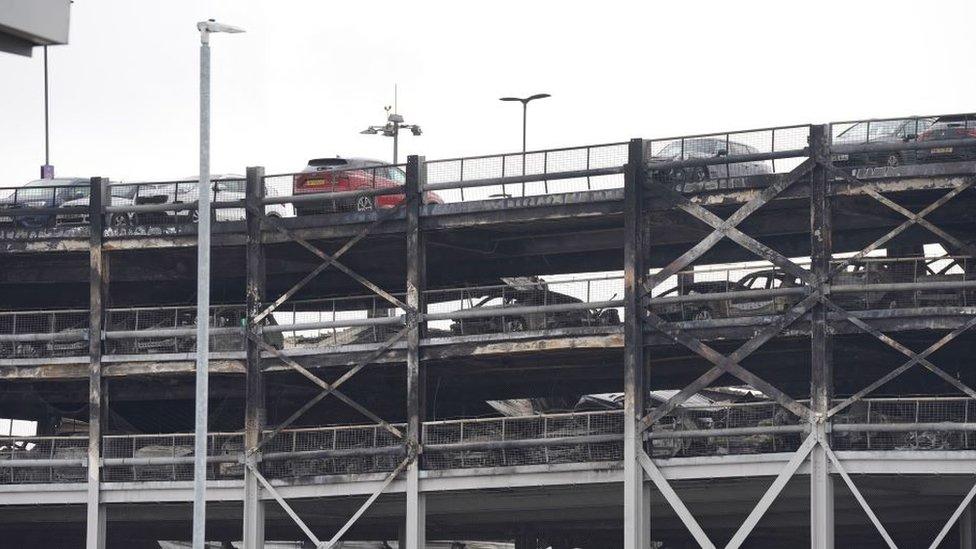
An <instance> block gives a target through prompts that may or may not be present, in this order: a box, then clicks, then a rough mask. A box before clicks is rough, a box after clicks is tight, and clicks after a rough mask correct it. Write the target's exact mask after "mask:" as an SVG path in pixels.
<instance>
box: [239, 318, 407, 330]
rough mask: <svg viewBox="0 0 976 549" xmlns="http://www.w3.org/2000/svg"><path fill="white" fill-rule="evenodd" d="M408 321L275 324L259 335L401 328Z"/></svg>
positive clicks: (391, 319) (328, 321)
mask: <svg viewBox="0 0 976 549" xmlns="http://www.w3.org/2000/svg"><path fill="white" fill-rule="evenodd" d="M405 321H406V317H405V316H404V315H398V316H384V317H375V318H360V319H350V320H323V321H321V322H296V323H295V324H273V325H270V326H261V327H260V328H259V329H258V332H259V333H281V332H300V331H304V330H322V329H325V328H352V327H355V326H391V325H393V326H400V325H403V324H404V322H405Z"/></svg>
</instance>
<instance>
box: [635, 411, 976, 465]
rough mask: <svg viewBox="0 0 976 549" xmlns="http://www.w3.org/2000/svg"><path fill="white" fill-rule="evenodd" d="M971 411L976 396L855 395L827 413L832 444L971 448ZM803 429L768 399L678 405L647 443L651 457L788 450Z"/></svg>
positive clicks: (974, 444) (975, 442) (974, 436)
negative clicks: (831, 413)
mask: <svg viewBox="0 0 976 549" xmlns="http://www.w3.org/2000/svg"><path fill="white" fill-rule="evenodd" d="M840 402H841V400H839V399H838V400H835V401H834V404H839V403H840ZM974 412H976V401H974V400H973V399H971V398H965V397H906V398H866V399H861V400H859V401H857V402H855V403H853V404H851V405H850V406H848V407H846V408H844V409H842V410H841V411H840V412H838V413H837V414H836V415H835V416H833V417H832V419H831V422H832V424H833V430H832V433H831V435H830V439H831V447H832V448H833V449H834V450H905V451H909V450H910V451H915V450H973V449H976V433H974V429H973V423H974V421H973V419H974ZM805 428H806V426H805V424H804V423H803V422H802V421H801V420H800V418H798V417H797V416H795V415H793V414H792V413H790V412H788V411H786V410H785V409H784V408H782V407H781V406H779V405H778V404H776V403H774V402H757V403H741V404H724V405H710V406H683V407H681V408H679V409H678V410H677V411H675V412H674V413H672V414H670V415H668V416H666V417H665V418H663V419H662V420H660V421H659V422H657V423H655V424H654V425H652V427H651V429H649V431H648V434H646V435H645V438H648V439H649V440H647V441H646V443H645V448H646V450H647V452H648V454H649V455H651V456H653V457H655V458H672V457H690V456H721V455H740V454H758V453H769V452H789V451H793V450H796V449H797V448H798V447H799V445H800V443H801V441H802V439H803V437H804V436H805V434H804V433H805V432H806V431H805ZM730 430H731V432H730ZM736 430H737V431H739V432H735V431H736ZM682 432H684V433H686V434H687V436H686V435H682Z"/></svg>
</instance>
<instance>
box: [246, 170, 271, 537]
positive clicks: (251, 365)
mask: <svg viewBox="0 0 976 549" xmlns="http://www.w3.org/2000/svg"><path fill="white" fill-rule="evenodd" d="M264 191H265V189H264V168H260V167H254V168H248V169H247V182H246V186H245V188H244V193H245V195H244V200H245V202H246V203H247V205H248V206H249V207H248V208H246V209H245V210H244V216H245V225H246V227H247V243H246V244H245V254H246V255H245V262H246V271H245V274H246V279H247V282H246V287H245V314H246V318H247V319H248V320H247V322H246V323H245V326H244V329H245V330H250V331H252V332H253V331H254V329H255V328H257V327H258V326H260V324H259V323H258V324H256V323H254V322H252V321H251V319H252V318H254V317H255V316H257V315H258V314H260V312H261V304H262V303H263V302H264V297H265V296H264V293H265V276H266V271H265V256H264V246H262V242H261V235H262V231H261V218H260V217H258V216H255V215H254V211H255V210H257V211H260V210H261V206H260V203H261V199H262V198H263V197H264ZM255 335H256V334H255ZM256 337H260V336H258V335H256ZM245 344H246V351H245V352H246V355H245V356H246V369H247V373H246V376H245V381H244V386H245V387H244V450H245V452H246V456H247V457H248V458H249V459H250V458H252V457H253V456H254V454H255V453H256V452H257V446H258V444H259V443H260V440H261V433H262V432H264V425H265V421H266V408H265V407H266V401H265V381H264V372H262V370H261V348H260V346H258V345H257V344H256V343H255V342H254V340H253V339H251V338H247V339H246V340H245ZM259 487H260V482H259V481H258V479H257V477H255V476H254V473H253V469H251V468H250V467H245V468H244V501H243V510H244V534H243V540H244V548H245V549H261V548H263V547H264V503H262V502H261V498H260V494H259Z"/></svg>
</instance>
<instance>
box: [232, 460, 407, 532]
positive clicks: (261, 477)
mask: <svg viewBox="0 0 976 549" xmlns="http://www.w3.org/2000/svg"><path fill="white" fill-rule="evenodd" d="M414 459H415V457H412V456H410V457H407V458H406V459H404V460H403V461H401V462H400V464H399V465H397V467H396V469H394V470H393V471H392V472H391V473H390V474H389V475H387V477H386V479H384V480H383V483H382V484H381V485H380V487H379V488H377V489H376V491H374V492H373V493H372V494H371V495H370V496H369V498H367V499H366V501H365V502H363V504H362V505H361V506H360V507H359V509H357V510H356V512H355V513H353V515H352V516H351V517H349V520H347V521H346V523H345V524H344V525H343V526H342V528H340V529H339V531H338V532H336V534H335V535H334V536H332V538H331V539H330V540H329V541H321V540H320V539H319V538H318V537H317V536H316V535H315V533H314V532H312V530H311V528H309V527H308V525H307V524H305V521H303V520H302V518H301V517H299V516H298V513H296V512H295V510H294V509H292V507H291V506H290V505H288V502H287V501H285V498H283V497H282V496H281V494H279V493H278V491H277V490H275V488H274V486H272V485H271V483H270V482H268V479H266V478H264V475H262V474H261V472H260V471H258V468H257V466H255V465H254V463H253V462H248V463H247V467H248V469H250V470H251V472H252V473H253V474H254V477H255V478H256V479H257V480H258V482H260V483H261V485H262V486H264V489H265V490H267V491H268V493H270V494H271V497H273V498H274V499H275V501H277V502H278V505H280V506H281V508H282V509H284V511H285V513H286V514H288V516H289V517H291V519H292V521H294V522H295V524H296V525H297V526H298V527H299V528H300V529H301V530H302V532H304V533H305V535H306V536H307V537H308V539H309V540H311V541H312V543H313V544H315V547H316V549H332V547H335V545H336V543H339V540H340V539H342V536H343V535H345V533H346V532H347V531H348V530H349V529H350V528H352V526H353V525H354V524H356V521H357V520H359V517H361V516H363V513H365V512H366V511H367V510H368V509H369V508H370V506H372V505H373V503H374V502H375V501H376V500H377V499H379V497H380V495H382V494H383V492H385V491H386V489H387V487H389V486H390V484H392V483H393V481H394V480H396V478H397V477H398V476H400V473H402V472H403V470H404V469H405V468H406V467H407V465H409V464H410V463H411V462H412V461H413V460H414Z"/></svg>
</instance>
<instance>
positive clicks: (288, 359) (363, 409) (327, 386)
mask: <svg viewBox="0 0 976 549" xmlns="http://www.w3.org/2000/svg"><path fill="white" fill-rule="evenodd" d="M247 336H248V338H250V339H251V340H252V341H254V342H255V343H257V344H258V346H260V347H261V350H263V351H267V352H269V353H271V354H273V355H274V356H275V358H277V359H279V360H281V361H282V362H284V363H285V364H287V365H288V366H290V367H291V368H292V369H293V370H295V371H296V372H298V373H300V374H302V375H303V376H305V377H306V378H307V379H308V380H309V381H311V382H312V383H314V384H316V385H318V386H319V387H321V388H322V390H323V391H329V392H331V393H332V394H334V395H335V396H336V398H338V399H339V400H341V401H343V402H345V403H346V404H348V405H349V406H351V407H352V408H353V409H354V410H356V411H357V412H359V413H360V414H363V415H364V416H366V417H367V418H369V419H370V420H371V421H373V422H375V423H377V424H379V425H380V426H381V427H383V428H384V429H386V430H387V431H389V432H390V433H391V434H393V436H395V437H397V438H403V433H402V432H400V430H399V429H397V428H396V427H394V426H392V425H390V424H389V423H387V422H386V421H384V420H383V419H381V418H380V417H379V416H377V415H376V414H374V413H373V412H371V411H369V409H367V408H366V407H365V406H363V405H362V404H359V403H358V402H356V401H355V400H353V399H351V398H349V397H348V396H346V394H345V393H343V392H341V391H337V390H336V388H335V386H333V385H330V384H329V383H327V382H326V381H323V380H322V379H321V378H320V377H318V376H316V375H315V374H313V373H312V372H310V371H308V369H306V368H305V367H304V366H302V365H301V364H299V363H297V362H295V361H294V360H292V358H291V357H289V356H288V355H286V354H284V353H282V352H281V351H279V350H278V349H275V348H274V347H272V346H271V345H268V344H267V343H265V341H264V340H263V339H260V338H259V337H258V336H257V335H255V334H253V333H248V334H247Z"/></svg>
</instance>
